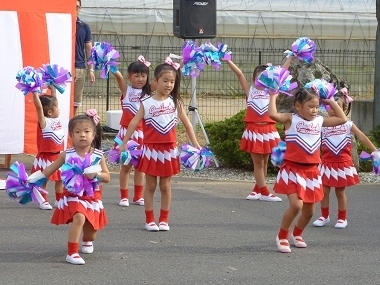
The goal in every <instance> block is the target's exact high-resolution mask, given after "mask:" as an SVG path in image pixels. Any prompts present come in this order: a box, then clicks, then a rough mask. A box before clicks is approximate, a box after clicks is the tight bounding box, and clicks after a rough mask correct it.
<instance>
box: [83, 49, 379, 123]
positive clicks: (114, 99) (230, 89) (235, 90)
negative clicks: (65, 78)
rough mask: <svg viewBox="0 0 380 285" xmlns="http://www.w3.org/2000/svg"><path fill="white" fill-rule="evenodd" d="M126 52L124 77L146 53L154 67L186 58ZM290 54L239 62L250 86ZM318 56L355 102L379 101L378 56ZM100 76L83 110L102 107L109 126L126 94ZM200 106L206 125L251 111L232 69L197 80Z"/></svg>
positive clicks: (237, 53) (247, 54) (247, 56)
mask: <svg viewBox="0 0 380 285" xmlns="http://www.w3.org/2000/svg"><path fill="white" fill-rule="evenodd" d="M115 49H117V50H118V51H119V52H120V55H121V57H120V65H119V70H120V72H121V73H122V74H123V75H124V76H125V77H126V70H127V67H128V65H129V63H131V62H133V61H135V60H136V59H137V57H138V56H139V55H140V54H142V55H144V57H145V58H146V59H147V60H149V61H150V62H151V63H152V69H151V74H150V78H153V67H154V66H156V65H158V64H160V63H162V62H163V60H164V59H165V57H166V56H168V55H169V54H170V53H174V54H177V55H180V54H181V47H178V48H177V49H173V48H172V47H158V46H157V47H152V46H149V47H142V46H115ZM283 51H284V49H265V50H264V49H256V48H234V49H233V54H232V55H233V61H234V62H235V64H236V65H237V66H239V68H240V69H241V70H242V71H243V73H244V74H245V76H246V78H247V80H248V81H250V80H251V78H252V72H253V69H254V67H255V66H257V65H258V64H263V63H264V64H265V63H268V62H271V63H273V64H281V63H282V62H283V60H284V53H283ZM315 57H316V58H318V59H319V60H320V61H322V62H323V63H324V64H325V65H327V66H328V67H329V68H330V69H331V70H332V71H333V72H334V73H335V74H336V75H337V77H338V78H339V79H340V80H345V81H346V82H347V83H348V84H349V85H350V88H351V94H352V95H353V97H354V98H355V99H368V98H373V85H374V69H375V51H361V50H318V51H317V52H316V54H315ZM98 75H99V74H97V78H96V82H95V84H94V85H90V84H89V83H86V85H85V90H84V97H83V105H82V107H81V108H82V110H83V111H84V110H85V109H88V108H96V109H97V110H98V113H99V114H100V115H101V117H102V121H103V123H105V118H106V116H105V114H106V111H107V110H119V109H120V91H119V89H118V86H117V83H116V80H115V78H114V76H113V75H110V78H109V79H101V78H99V77H98ZM181 91H182V92H181V94H182V97H183V99H184V102H185V104H186V105H189V104H190V101H191V97H192V96H191V91H192V90H191V78H189V77H184V78H183V79H182V81H181ZM196 104H197V107H198V110H199V113H200V115H201V116H202V119H203V121H204V122H210V121H219V120H223V119H225V118H227V117H230V116H232V115H234V114H236V113H237V112H239V111H240V110H243V109H245V107H246V106H245V96H244V93H243V91H242V89H241V87H240V84H239V82H238V81H237V79H236V76H235V74H233V72H232V71H231V70H230V69H229V67H228V66H227V64H222V66H221V68H220V69H219V70H214V68H213V67H211V66H207V67H206V68H205V70H204V71H203V72H202V73H201V74H200V76H198V77H197V78H196Z"/></svg>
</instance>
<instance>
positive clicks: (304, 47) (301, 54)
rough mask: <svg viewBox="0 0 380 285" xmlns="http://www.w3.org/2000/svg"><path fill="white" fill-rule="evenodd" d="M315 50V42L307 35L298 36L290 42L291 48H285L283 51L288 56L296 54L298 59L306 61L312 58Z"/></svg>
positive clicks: (310, 60) (308, 61) (309, 61)
mask: <svg viewBox="0 0 380 285" xmlns="http://www.w3.org/2000/svg"><path fill="white" fill-rule="evenodd" d="M315 51H316V46H315V43H314V42H313V41H312V40H310V39H309V38H307V37H302V38H298V39H297V40H296V41H295V42H294V43H293V44H292V50H291V51H290V50H287V51H285V52H284V53H285V54H287V55H288V56H296V57H297V58H298V59H300V60H303V61H305V62H307V63H311V62H312V61H313V60H314V53H315Z"/></svg>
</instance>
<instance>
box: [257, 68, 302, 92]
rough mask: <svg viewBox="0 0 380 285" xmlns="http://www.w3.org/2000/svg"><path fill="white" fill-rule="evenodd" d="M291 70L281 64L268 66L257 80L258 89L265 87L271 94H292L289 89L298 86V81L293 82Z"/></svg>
mask: <svg viewBox="0 0 380 285" xmlns="http://www.w3.org/2000/svg"><path fill="white" fill-rule="evenodd" d="M291 80H292V76H291V75H290V71H289V70H287V69H286V68H282V67H281V66H268V67H267V68H266V70H264V71H263V72H261V73H260V74H259V76H257V78H256V80H255V86H256V87H257V88H258V89H265V90H267V91H268V93H269V94H276V93H279V92H281V93H284V94H287V95H289V96H292V94H291V93H289V91H291V90H293V89H294V88H296V87H297V86H298V84H297V82H293V83H291V82H290V81H291Z"/></svg>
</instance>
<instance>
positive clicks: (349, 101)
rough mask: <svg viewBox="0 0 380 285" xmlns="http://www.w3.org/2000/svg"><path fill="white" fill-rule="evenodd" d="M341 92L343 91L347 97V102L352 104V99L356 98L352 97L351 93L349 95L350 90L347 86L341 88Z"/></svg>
mask: <svg viewBox="0 0 380 285" xmlns="http://www.w3.org/2000/svg"><path fill="white" fill-rule="evenodd" d="M340 93H342V94H343V95H344V98H345V99H346V103H347V104H350V103H351V102H352V101H354V99H352V97H350V95H348V90H347V88H346V87H344V88H342V89H340Z"/></svg>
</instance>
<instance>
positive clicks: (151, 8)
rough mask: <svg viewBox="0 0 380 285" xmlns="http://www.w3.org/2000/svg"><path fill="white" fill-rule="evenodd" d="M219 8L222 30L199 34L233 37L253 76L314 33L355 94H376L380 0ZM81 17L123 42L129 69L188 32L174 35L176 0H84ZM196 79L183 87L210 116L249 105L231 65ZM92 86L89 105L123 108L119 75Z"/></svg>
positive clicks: (96, 31) (158, 57)
mask: <svg viewBox="0 0 380 285" xmlns="http://www.w3.org/2000/svg"><path fill="white" fill-rule="evenodd" d="M182 1H191V0H182ZM192 1H194V0H192ZM216 8H217V9H216V10H217V11H216V18H217V29H216V30H217V33H216V37H215V38H213V39H202V40H200V39H197V40H196V42H197V43H198V44H201V43H204V42H206V41H211V42H212V43H214V44H216V43H220V42H222V43H225V44H226V45H228V48H229V49H230V50H231V51H232V58H233V61H234V62H235V63H236V64H237V65H238V66H239V67H240V68H241V69H242V71H243V72H244V74H245V76H246V78H247V80H250V79H251V75H252V71H253V69H254V67H255V66H256V65H258V64H262V63H267V62H271V63H274V64H281V62H283V60H284V53H283V52H284V50H286V49H289V48H290V46H291V44H292V43H293V42H294V41H295V40H296V39H297V38H298V37H301V36H306V37H309V38H310V39H312V40H313V41H314V42H315V44H316V46H317V52H316V58H318V59H319V60H321V61H322V62H323V63H324V64H325V65H327V66H328V67H329V68H330V69H331V70H332V71H333V72H334V73H335V74H336V75H337V77H339V78H340V79H342V80H345V81H347V82H348V83H349V84H350V86H351V92H352V95H353V96H354V97H355V98H357V99H358V98H372V97H373V82H374V57H375V38H376V29H377V19H376V2H375V1H374V0H357V1H353V0H339V1H336V0H335V1H333V0H293V1H291V0H286V1H285V0H266V1H264V0H246V1H242V0H217V2H216ZM80 18H81V19H82V20H83V21H85V22H87V23H88V24H89V25H90V27H91V30H92V33H93V40H94V41H105V42H109V43H111V44H112V45H113V46H114V47H115V48H116V49H117V50H119V52H120V55H121V56H120V61H121V64H120V66H119V67H120V70H121V71H122V73H123V74H125V72H126V68H127V66H128V64H129V63H131V62H132V61H135V60H136V58H137V57H138V56H139V55H140V54H142V55H144V56H145V57H146V58H147V59H148V60H149V61H151V62H152V66H153V67H154V66H156V65H157V64H159V63H161V62H162V61H163V59H164V58H165V57H166V56H168V55H169V54H170V53H174V54H178V55H180V54H181V52H182V46H183V44H184V40H183V39H180V38H177V37H174V36H173V1H171V0H160V1H158V0H135V1H125V0H123V1H122V0H82V10H81V14H80ZM196 81H197V82H196V91H195V92H194V90H193V88H192V83H191V79H190V78H189V77H186V76H185V77H184V79H183V81H182V83H181V90H182V94H183V95H184V97H185V103H186V104H187V103H189V104H191V103H190V102H191V99H192V98H193V97H194V96H193V95H192V94H194V93H196V95H197V106H198V107H199V110H200V113H201V115H202V117H203V119H204V120H205V121H213V120H221V119H224V118H226V117H230V116H231V115H233V114H235V113H236V112H238V111H240V110H242V109H244V108H245V98H244V95H243V92H242V90H241V88H240V85H239V83H238V81H237V80H236V77H235V75H234V74H233V73H232V72H231V71H230V70H229V68H228V67H226V66H225V65H223V64H222V66H221V68H220V69H219V70H214V69H213V68H212V67H211V66H210V67H207V68H205V70H204V72H203V73H201V75H200V76H199V77H197V79H196ZM85 93H86V94H87V97H86V98H87V100H88V106H96V107H97V108H98V109H99V111H100V113H102V114H104V113H105V112H106V110H109V109H111V110H112V109H119V108H120V106H119V91H118V88H117V84H116V82H115V81H114V77H113V76H110V79H109V80H102V79H99V80H97V82H96V84H95V85H88V86H86V88H85ZM99 98H102V100H99ZM105 98H107V99H105ZM105 100H106V101H105ZM85 106H86V105H84V106H83V108H85Z"/></svg>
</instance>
